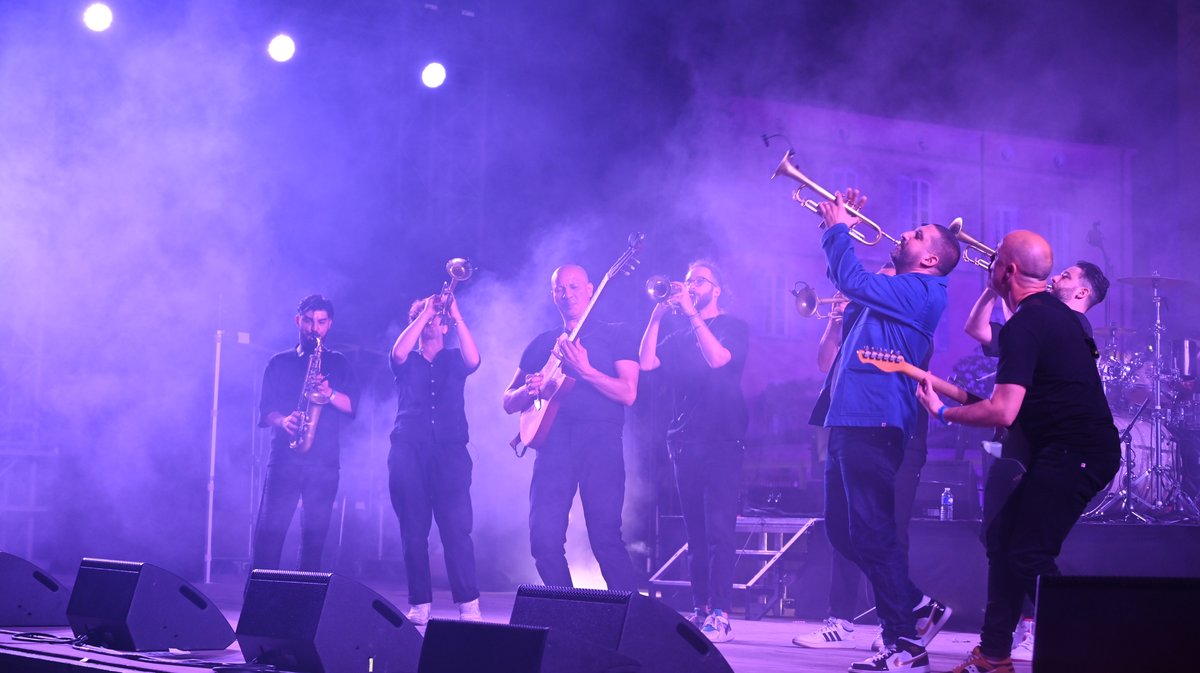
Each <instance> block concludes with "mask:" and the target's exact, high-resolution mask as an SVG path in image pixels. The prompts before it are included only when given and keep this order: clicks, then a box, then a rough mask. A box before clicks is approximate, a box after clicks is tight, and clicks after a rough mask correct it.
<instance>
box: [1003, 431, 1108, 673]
mask: <svg viewBox="0 0 1200 673" xmlns="http://www.w3.org/2000/svg"><path fill="white" fill-rule="evenodd" d="M1118 449H1119V447H1118V446H1117V445H1116V444H1115V443H1114V446H1113V449H1112V451H1106V452H1103V453H1096V452H1094V451H1091V452H1080V451H1078V450H1077V449H1076V448H1074V447H1064V446H1049V447H1046V448H1044V449H1042V450H1041V451H1039V452H1038V453H1037V454H1036V455H1035V456H1034V457H1033V459H1032V461H1031V464H1030V466H1029V469H1028V470H1027V471H1026V472H1025V475H1024V476H1023V477H1022V478H1021V480H1020V482H1019V483H1018V484H1017V487H1016V489H1014V490H1013V492H1012V495H1010V496H1009V498H1008V500H1007V501H1006V502H1005V503H1004V504H1003V505H1002V506H1001V507H1000V509H999V511H998V512H997V513H996V516H995V518H994V519H992V522H991V525H989V526H988V528H987V530H986V531H985V533H984V534H985V541H986V545H987V555H988V587H987V589H988V598H987V608H986V609H985V611H984V615H983V630H982V633H981V636H982V637H981V639H980V649H981V650H982V651H983V653H984V654H985V655H987V656H989V657H996V658H1000V657H1007V656H1008V655H1009V653H1010V652H1011V650H1012V633H1013V630H1014V629H1015V628H1016V627H1017V622H1018V621H1020V619H1021V604H1022V602H1023V601H1024V599H1025V598H1026V597H1029V598H1030V599H1034V600H1036V594H1037V580H1038V577H1039V576H1042V575H1058V574H1059V570H1058V565H1057V564H1056V563H1055V559H1056V558H1057V557H1058V554H1059V552H1060V551H1062V544H1063V541H1064V540H1066V539H1067V534H1068V533H1070V532H1071V528H1072V527H1073V526H1074V525H1075V522H1076V521H1078V520H1079V517H1080V516H1082V515H1083V511H1084V509H1085V508H1086V507H1087V504H1088V502H1089V501H1090V500H1091V499H1092V497H1093V496H1095V495H1096V494H1097V493H1099V492H1100V489H1102V488H1104V487H1105V486H1107V485H1108V483H1109V482H1110V481H1112V478H1113V476H1114V475H1116V473H1117V467H1118V464H1119V462H1120V452H1119V450H1118Z"/></svg>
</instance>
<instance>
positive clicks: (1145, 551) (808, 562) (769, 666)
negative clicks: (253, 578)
mask: <svg viewBox="0 0 1200 673" xmlns="http://www.w3.org/2000/svg"><path fill="white" fill-rule="evenodd" d="M818 523H819V522H818ZM977 530H978V522H974V521H951V522H940V521H928V520H917V521H914V522H913V527H912V548H911V554H912V561H913V563H912V574H913V577H914V580H915V581H917V583H918V584H919V585H920V586H921V587H922V588H923V589H924V590H925V591H926V592H928V593H930V594H932V595H934V596H937V597H938V598H939V599H941V600H942V601H944V602H946V603H947V604H949V605H950V606H951V607H952V608H953V609H954V611H955V612H954V616H953V617H952V618H951V620H950V622H949V624H948V626H947V629H946V630H944V631H943V632H942V633H941V634H940V635H939V636H938V637H937V639H936V640H935V641H934V642H933V644H932V647H931V648H930V654H931V663H932V664H933V670H935V671H940V670H949V669H950V668H952V667H953V666H955V665H956V664H958V663H959V662H960V661H961V660H962V659H963V658H964V657H965V656H966V655H967V654H968V653H969V651H970V650H971V648H972V647H973V646H974V645H975V644H976V642H977V638H978V636H977V632H976V629H977V628H978V625H979V621H980V619H981V618H982V613H983V605H984V600H985V595H984V580H985V574H986V565H985V563H984V558H983V551H982V547H981V545H980V544H979V542H978V540H977V539H976V537H975V536H976V531H977ZM786 561H787V563H786V565H785V567H786V568H787V569H788V572H787V573H784V576H790V579H789V580H788V584H787V585H786V588H785V590H784V596H785V597H784V599H783V601H782V602H781V603H780V606H781V607H782V609H781V610H775V611H772V612H769V613H768V614H767V615H766V616H765V617H763V618H761V619H758V620H750V619H747V613H746V612H745V610H744V609H743V608H744V606H745V605H753V604H754V601H753V594H751V593H749V592H738V594H737V597H738V600H739V603H740V605H739V607H738V608H736V609H735V613H734V615H733V620H732V625H733V633H734V636H735V639H734V640H733V641H731V642H728V643H723V644H721V645H720V646H719V648H718V649H719V650H720V651H721V652H722V654H723V655H724V656H725V658H726V659H727V660H728V662H729V664H730V665H731V666H732V668H733V670H735V671H738V672H739V673H768V672H774V671H784V670H786V671H796V670H804V671H814V672H820V671H831V672H832V671H844V670H846V667H847V666H849V664H850V663H852V662H854V661H858V660H861V659H865V658H866V657H868V656H869V655H870V652H869V650H868V649H867V648H869V646H870V643H871V641H873V640H874V638H875V636H876V635H877V634H878V627H877V626H874V625H873V624H872V621H873V620H872V619H871V617H870V616H868V617H866V618H864V619H862V620H861V623H860V624H859V627H858V629H857V630H856V637H857V638H858V640H859V643H858V648H857V649H854V650H808V649H803V648H800V647H796V646H794V645H792V643H791V639H792V637H794V636H796V635H798V634H800V633H806V632H809V631H812V630H815V629H816V628H818V627H819V626H820V620H821V619H822V618H823V617H824V610H825V601H826V599H827V596H828V577H829V565H828V563H829V557H828V544H827V542H826V541H825V536H824V532H823V530H821V529H820V528H819V527H817V528H816V529H815V530H814V531H812V532H810V533H809V534H808V535H806V536H805V544H803V545H798V546H797V548H796V550H795V552H794V553H789V555H788V558H787V559H786ZM1060 565H1061V567H1062V569H1063V570H1064V572H1066V573H1067V574H1070V575H1098V576H1103V577H1120V576H1140V577H1147V576H1160V577H1196V576H1197V573H1198V572H1200V526H1188V525H1130V524H1099V523H1082V524H1079V525H1078V526H1077V527H1076V529H1075V530H1074V531H1073V532H1072V534H1071V536H1070V537H1069V538H1068V540H1067V543H1066V545H1065V547H1064V549H1063V554H1062V556H1061V559H1060ZM61 579H62V580H63V581H64V582H67V581H69V580H70V579H71V578H61ZM215 579H216V581H215V582H214V583H212V584H208V585H197V586H196V588H197V589H199V590H200V591H202V592H203V593H204V594H205V595H207V596H208V598H209V599H211V601H212V602H213V603H214V604H215V605H216V606H217V607H218V608H219V609H220V611H221V613H222V615H224V617H225V618H226V619H227V620H228V621H229V623H230V624H231V625H233V626H235V627H236V625H237V621H238V618H239V615H240V613H241V610H242V596H243V593H244V588H245V586H244V578H242V577H240V576H237V575H233V574H228V575H220V576H217V577H216V578H215ZM357 579H358V581H360V582H362V583H363V584H365V585H367V586H368V587H370V588H371V589H373V590H375V591H377V592H379V593H380V594H382V595H383V596H384V597H385V598H386V599H387V600H389V601H391V602H392V603H393V604H394V605H395V606H397V607H398V608H400V609H401V611H403V610H405V609H406V608H407V599H406V593H405V587H404V584H403V582H401V581H397V580H395V579H386V580H381V579H372V578H370V577H365V578H357ZM514 596H515V594H514V592H512V591H490V592H485V593H484V595H483V596H482V598H481V604H482V608H483V615H484V618H485V620H487V621H490V622H498V623H507V622H508V618H509V615H510V614H511V612H512V608H513V603H514ZM662 597H663V598H664V599H666V600H667V601H668V602H670V603H671V604H673V605H675V606H676V607H679V600H678V599H679V597H678V596H672V595H669V594H668V593H664V594H662ZM434 617H437V618H444V619H454V618H456V617H457V613H456V611H455V609H454V606H453V603H452V602H451V599H450V596H449V594H448V592H446V591H439V592H438V593H437V594H436V596H435V600H434ZM1162 618H1164V619H1182V618H1183V616H1182V615H1175V616H1172V615H1162ZM422 630H423V629H422ZM20 631H40V632H46V633H50V634H52V635H58V636H66V637H69V636H70V635H71V634H70V631H69V629H66V628H57V629H45V628H16V627H6V628H4V629H2V630H0V670H19V671H79V670H98V671H132V670H138V671H195V670H197V668H196V666H195V665H190V666H183V665H178V664H174V663H171V660H175V661H178V660H180V659H194V660H199V662H205V663H206V664H207V665H208V666H209V667H212V666H216V665H220V664H231V663H236V662H240V661H241V660H242V657H241V653H240V651H239V650H238V649H237V644H236V643H234V645H233V646H232V647H231V648H229V649H227V650H224V651H220V652H195V653H191V654H179V653H171V654H163V655H161V656H156V655H153V654H149V655H148V654H147V653H143V654H142V655H139V656H138V658H137V659H136V660H135V659H130V658H127V657H122V656H120V655H119V654H115V653H114V654H109V653H105V652H98V651H95V650H87V651H84V650H80V649H76V648H73V647H72V646H71V645H69V644H64V643H51V642H17V641H15V640H14V639H13V637H12V635H13V634H14V633H17V632H20ZM1017 670H1029V667H1028V664H1025V665H1020V664H1019V665H1018V668H1017Z"/></svg>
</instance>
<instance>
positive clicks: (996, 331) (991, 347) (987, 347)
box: [983, 300, 1092, 358]
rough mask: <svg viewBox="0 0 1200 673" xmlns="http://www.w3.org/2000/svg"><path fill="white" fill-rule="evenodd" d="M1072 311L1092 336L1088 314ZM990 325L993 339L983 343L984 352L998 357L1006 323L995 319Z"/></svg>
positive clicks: (992, 356)
mask: <svg viewBox="0 0 1200 673" xmlns="http://www.w3.org/2000/svg"><path fill="white" fill-rule="evenodd" d="M1060 301H1061V300H1060ZM1064 305H1065V304H1064ZM1071 312H1072V313H1074V314H1075V316H1076V317H1077V318H1079V324H1080V326H1082V327H1083V331H1085V332H1087V335H1088V336H1089V337H1091V336H1092V322H1091V321H1090V320H1088V319H1087V316H1085V315H1084V314H1082V313H1080V312H1079V311H1076V310H1075V309H1071ZM988 325H989V326H990V327H991V328H992V340H991V341H989V342H987V343H985V344H983V354H984V355H986V356H988V357H990V358H998V357H1000V330H1001V329H1003V328H1004V323H998V322H996V321H994V320H993V321H991V322H989V323H988Z"/></svg>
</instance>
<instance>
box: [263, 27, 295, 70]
mask: <svg viewBox="0 0 1200 673" xmlns="http://www.w3.org/2000/svg"><path fill="white" fill-rule="evenodd" d="M267 53H268V54H270V55H271V58H273V59H275V60H276V61H278V62H280V63H284V62H285V61H290V60H292V57H293V56H295V55H296V41H295V40H293V39H292V38H290V37H288V36H287V35H284V34H283V33H280V34H279V35H276V36H275V37H273V38H271V43H270V44H268V45H267Z"/></svg>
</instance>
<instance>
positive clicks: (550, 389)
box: [517, 355, 575, 449]
mask: <svg viewBox="0 0 1200 673" xmlns="http://www.w3.org/2000/svg"><path fill="white" fill-rule="evenodd" d="M547 370H549V371H547ZM574 387H575V379H573V378H571V377H570V376H567V375H566V374H565V373H564V372H563V370H562V362H561V361H560V360H559V359H558V356H556V355H551V356H550V360H549V361H548V362H547V363H546V366H545V367H542V391H541V396H540V397H538V399H537V400H536V401H535V402H534V403H533V405H532V406H530V407H529V408H528V409H526V410H525V411H522V412H521V430H520V432H519V433H518V434H517V440H519V441H520V443H521V444H523V445H525V446H526V447H528V448H531V449H538V448H541V446H542V445H543V444H545V443H546V437H547V436H548V435H549V434H550V426H552V425H553V424H554V418H555V416H557V415H558V410H559V408H560V407H561V406H562V402H563V398H565V397H566V396H567V395H569V394H570V392H571V389H572V388H574Z"/></svg>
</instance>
